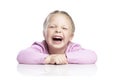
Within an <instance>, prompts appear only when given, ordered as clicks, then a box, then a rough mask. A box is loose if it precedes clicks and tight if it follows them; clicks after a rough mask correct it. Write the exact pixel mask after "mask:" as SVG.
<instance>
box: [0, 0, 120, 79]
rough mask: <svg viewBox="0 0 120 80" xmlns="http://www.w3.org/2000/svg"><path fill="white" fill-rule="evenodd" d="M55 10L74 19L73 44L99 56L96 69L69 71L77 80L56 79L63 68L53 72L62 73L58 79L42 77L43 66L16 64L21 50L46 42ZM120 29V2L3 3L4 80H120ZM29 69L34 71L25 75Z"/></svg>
mask: <svg viewBox="0 0 120 80" xmlns="http://www.w3.org/2000/svg"><path fill="white" fill-rule="evenodd" d="M54 10H64V11H67V12H68V13H69V14H70V15H71V16H72V18H73V20H74V22H75V25H76V32H75V36H74V39H73V42H76V43H79V44H81V46H82V47H83V48H86V49H91V50H94V51H95V52H96V53H97V56H98V60H97V62H96V64H95V65H84V66H82V65H78V66H77V67H76V66H75V70H76V71H75V70H74V66H73V67H67V68H69V69H68V70H70V71H71V70H72V71H73V73H72V71H71V73H72V75H74V76H73V77H70V76H69V74H71V73H68V74H66V75H68V76H65V75H62V77H60V76H56V73H59V70H58V69H59V67H60V66H59V67H58V68H56V67H53V66H52V70H53V71H54V68H55V70H56V69H57V70H58V72H55V73H53V75H54V76H40V75H41V73H39V75H38V74H37V73H38V71H39V69H40V68H41V69H43V67H42V66H32V65H31V66H22V65H19V64H18V63H17V61H16V56H17V54H18V52H19V51H20V50H21V49H24V48H27V47H29V46H30V45H31V44H32V43H33V42H34V41H42V40H43V35H42V29H43V25H42V24H43V21H44V19H45V18H46V16H47V15H48V14H49V13H50V12H51V11H54ZM119 27H120V2H119V0H0V75H1V76H0V79H3V80H28V79H29V80H41V79H49V80H50V79H56V78H57V79H66V78H68V79H79V80H80V79H82V80H103V79H107V80H108V79H111V80H113V79H114V80H116V79H117V80H119V79H120V77H119V75H120V69H119V68H120V58H119V57H120V55H119V54H120V49H119V48H120V29H119ZM69 66H72V65H69ZM79 66H80V68H79ZM89 66H91V67H89ZM31 67H32V68H31ZM39 67H40V68H39ZM50 67H51V66H50ZM81 67H82V68H81ZM47 68H49V66H47ZM76 68H77V69H76ZM26 69H30V70H28V72H25V71H26ZM61 69H66V68H64V67H61ZM48 70H49V69H48ZM70 71H69V72H70ZM28 73H29V74H28ZM63 73H64V72H63ZM88 73H89V74H88ZM36 74H37V76H36ZM49 74H51V73H49ZM90 74H91V75H90ZM75 75H76V76H75ZM58 77H59V78H58Z"/></svg>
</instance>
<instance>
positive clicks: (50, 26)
mask: <svg viewBox="0 0 120 80" xmlns="http://www.w3.org/2000/svg"><path fill="white" fill-rule="evenodd" d="M43 34H44V38H45V40H46V42H47V44H48V47H51V48H56V49H60V48H64V47H66V46H67V44H68V42H69V41H71V40H72V37H73V33H72V25H71V21H70V19H69V18H68V17H67V16H66V15H65V14H60V13H58V14H52V15H51V16H50V18H49V20H48V22H47V25H46V27H45V29H44V31H43Z"/></svg>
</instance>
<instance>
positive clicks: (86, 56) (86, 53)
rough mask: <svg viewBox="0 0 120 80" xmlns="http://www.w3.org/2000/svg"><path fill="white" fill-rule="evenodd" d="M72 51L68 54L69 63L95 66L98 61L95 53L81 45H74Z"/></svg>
mask: <svg viewBox="0 0 120 80" xmlns="http://www.w3.org/2000/svg"><path fill="white" fill-rule="evenodd" d="M70 49H71V50H70V51H69V52H67V53H66V56H67V60H68V63H76V64H94V63H95V62H96V60H97V55H96V53H95V52H93V51H91V50H87V49H83V48H81V47H80V45H74V46H72V47H71V48H70Z"/></svg>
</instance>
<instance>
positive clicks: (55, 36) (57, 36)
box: [52, 35, 63, 39]
mask: <svg viewBox="0 0 120 80" xmlns="http://www.w3.org/2000/svg"><path fill="white" fill-rule="evenodd" d="M52 38H61V39H63V36H61V35H54V36H53V37H52Z"/></svg>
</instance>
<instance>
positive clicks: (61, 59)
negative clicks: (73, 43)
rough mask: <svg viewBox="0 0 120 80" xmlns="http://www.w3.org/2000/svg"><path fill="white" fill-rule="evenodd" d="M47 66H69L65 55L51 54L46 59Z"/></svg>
mask: <svg viewBox="0 0 120 80" xmlns="http://www.w3.org/2000/svg"><path fill="white" fill-rule="evenodd" d="M45 63H46V64H68V62H67V58H66V56H65V54H51V55H49V56H48V57H46V59H45Z"/></svg>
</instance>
